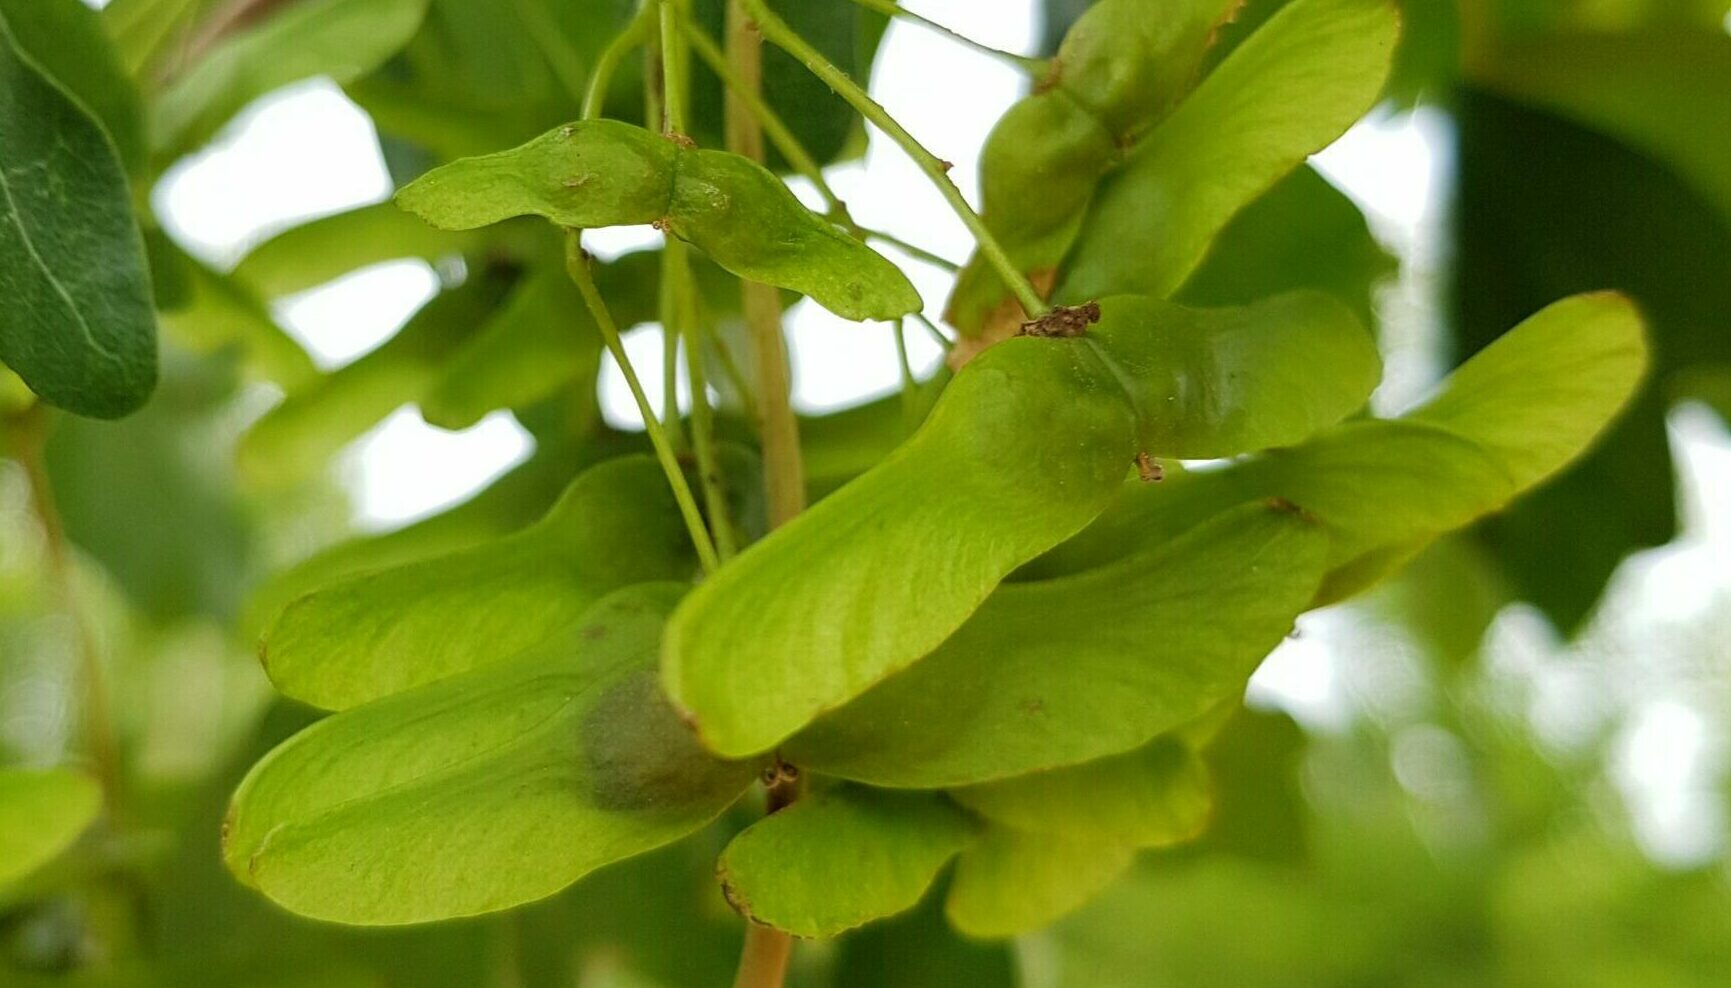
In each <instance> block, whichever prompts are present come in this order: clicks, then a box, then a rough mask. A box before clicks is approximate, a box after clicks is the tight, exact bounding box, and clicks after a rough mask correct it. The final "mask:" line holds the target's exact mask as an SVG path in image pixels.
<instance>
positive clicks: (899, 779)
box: [783, 504, 1327, 788]
mask: <svg viewBox="0 0 1731 988" xmlns="http://www.w3.org/2000/svg"><path fill="white" fill-rule="evenodd" d="M1326 547H1327V539H1326V538H1325V537H1324V535H1323V533H1322V531H1321V530H1320V528H1318V526H1316V525H1314V524H1312V523H1310V522H1309V521H1307V520H1305V519H1303V518H1301V517H1299V516H1298V515H1297V514H1295V513H1294V512H1292V511H1290V510H1287V509H1283V508H1271V507H1269V506H1266V505H1260V504H1254V505H1245V506H1243V507H1240V508H1237V509H1235V510H1231V511H1227V512H1225V513H1223V514H1221V515H1220V516H1219V517H1217V518H1214V519H1212V520H1210V521H1208V522H1207V523H1205V524H1203V525H1200V526H1199V527H1196V528H1195V529H1194V530H1192V531H1189V532H1186V533H1184V534H1182V535H1180V536H1178V537H1176V538H1172V539H1168V540H1165V541H1159V542H1152V543H1145V544H1143V545H1141V546H1139V547H1138V550H1137V551H1134V552H1131V553H1129V554H1127V555H1124V556H1122V557H1121V558H1118V559H1115V560H1113V561H1112V562H1110V563H1108V564H1106V565H1104V566H1101V567H1099V568H1096V569H1091V570H1088V571H1085V572H1081V573H1076V574H1073V575H1070V576H1066V577H1062V578H1058V579H1053V580H1048V581H1042V582H1034V583H1015V584H1008V585H1005V586H1004V587H1002V588H1000V589H999V590H998V592H997V593H995V594H993V595H992V596H991V598H990V599H989V600H987V601H986V603H985V606H983V607H981V608H980V610H979V612H978V613H977V614H975V615H974V617H973V618H972V619H971V620H970V621H968V623H966V624H964V625H963V626H962V627H961V628H960V629H959V630H957V631H956V633H955V634H954V635H952V636H951V637H950V638H949V640H947V641H945V642H944V643H943V645H942V647H940V648H938V649H937V651H935V652H933V653H932V654H931V655H929V656H927V657H926V658H925V659H924V660H922V661H921V662H920V663H919V664H917V665H915V666H914V667H913V668H911V669H909V670H907V671H906V672H903V673H901V674H900V675H898V676H895V677H893V678H891V679H889V680H887V681H885V682H884V683H882V684H881V685H879V686H878V687H876V688H875V689H873V690H872V691H870V692H868V693H866V694H865V695H864V696H862V697H860V698H859V699H858V700H855V701H854V702H853V703H851V704H849V705H848V706H846V707H844V708H842V709H841V710H839V711H837V712H835V713H833V714H831V715H829V716H827V717H825V718H824V719H822V720H820V721H818V722H817V723H816V724H814V725H812V726H811V727H809V728H807V729H806V730H805V731H804V732H802V733H801V734H799V735H798V736H797V737H795V738H794V739H793V740H792V741H790V742H788V743H787V744H786V745H784V746H783V751H784V752H785V753H786V757H787V758H788V759H789V760H791V761H794V762H796V763H797V764H799V765H801V766H804V767H808V768H812V769H815V770H817V771H819V772H823V773H825V774H828V775H838V776H841V777H843V778H849V779H857V780H859V781H862V782H870V783H873V784H876V785H885V786H897V787H913V788H936V787H946V786H962V785H969V784H972V783H978V782H987V781H991V780H995V779H1002V778H1008V777H1012V776H1018V775H1026V774H1027V773H1030V772H1037V771H1041V770H1043V769H1049V768H1056V767H1059V766H1065V765H1074V764H1077V763H1080V762H1086V761H1090V760H1092V759H1096V758H1102V757H1105V756H1108V755H1115V754H1119V753H1122V752H1126V751H1130V750H1132V749H1135V748H1139V747H1141V746H1142V745H1145V744H1147V743H1148V742H1149V741H1151V740H1153V739H1154V738H1155V737H1156V736H1157V735H1160V734H1162V733H1164V732H1166V731H1169V730H1172V729H1174V728H1176V727H1178V726H1179V725H1181V724H1183V723H1185V722H1186V721H1190V720H1193V719H1195V718H1196V717H1198V716H1201V715H1202V714H1203V713H1205V712H1207V711H1208V710H1209V709H1210V708H1211V707H1212V706H1213V705H1214V704H1216V703H1218V702H1219V701H1221V700H1222V699H1224V698H1226V697H1228V696H1230V695H1233V694H1235V693H1237V692H1238V691H1240V690H1242V689H1243V687H1244V684H1245V681H1246V680H1248V679H1249V677H1250V674H1251V672H1252V671H1254V670H1255V668H1256V666H1257V665H1258V664H1259V663H1260V662H1261V661H1262V659H1263V657H1264V656H1265V655H1267V654H1268V652H1269V651H1270V650H1272V649H1273V648H1274V646H1275V645H1277V644H1279V642H1280V640H1281V639H1282V638H1283V637H1285V635H1286V634H1287V632H1288V631H1290V630H1291V629H1292V622H1293V619H1294V618H1296V617H1297V615H1298V613H1299V612H1300V611H1302V610H1303V609H1304V608H1305V606H1306V605H1307V604H1308V603H1309V601H1310V599H1311V596H1312V595H1313V594H1314V593H1315V592H1316V587H1317V583H1318V581H1319V580H1320V578H1321V573H1322V562H1323V553H1324V551H1325V549H1326Z"/></svg>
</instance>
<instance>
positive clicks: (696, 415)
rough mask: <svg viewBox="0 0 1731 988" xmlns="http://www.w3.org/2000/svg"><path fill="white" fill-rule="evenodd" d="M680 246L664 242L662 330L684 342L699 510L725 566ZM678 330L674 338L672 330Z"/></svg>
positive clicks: (703, 388)
mask: <svg viewBox="0 0 1731 988" xmlns="http://www.w3.org/2000/svg"><path fill="white" fill-rule="evenodd" d="M686 249H687V248H686V246H685V243H684V241H681V240H677V239H674V238H672V237H669V238H668V240H667V246H666V247H665V248H664V249H663V250H664V255H665V257H666V261H667V263H666V267H665V270H664V274H663V277H670V278H672V280H673V282H674V289H673V307H672V311H671V312H668V313H665V314H664V315H663V319H664V320H665V319H667V318H668V317H672V319H673V322H672V323H669V324H667V326H666V331H667V332H668V334H669V335H670V336H673V335H677V336H679V337H683V338H684V340H685V374H686V380H687V381H688V382H690V384H691V446H692V449H694V450H695V451H696V453H697V477H698V482H699V485H700V486H701V487H702V488H703V503H704V507H706V508H708V509H709V531H710V534H711V536H712V537H713V538H714V539H715V548H716V555H717V557H718V558H719V559H720V561H721V562H723V563H725V562H727V561H728V560H729V559H732V558H733V553H734V549H735V546H734V542H733V521H732V519H731V518H730V517H729V512H728V509H727V490H726V487H725V486H724V484H723V480H722V475H721V462H720V457H719V456H718V455H717V454H716V451H715V416H714V414H713V412H712V410H711V409H710V407H709V382H708V381H707V380H706V379H705V377H704V373H703V339H702V336H703V334H702V332H701V328H700V325H699V322H698V319H697V311H696V310H697V307H696V304H695V299H694V297H693V293H692V284H691V261H690V258H689V257H687V256H686ZM675 326H677V327H678V328H677V333H676V332H675V329H674V327H675Z"/></svg>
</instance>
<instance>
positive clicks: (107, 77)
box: [0, 0, 145, 172]
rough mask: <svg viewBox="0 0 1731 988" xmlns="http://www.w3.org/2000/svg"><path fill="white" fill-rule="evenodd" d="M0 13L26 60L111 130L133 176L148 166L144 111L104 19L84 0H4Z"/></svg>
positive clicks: (121, 158)
mask: <svg viewBox="0 0 1731 988" xmlns="http://www.w3.org/2000/svg"><path fill="white" fill-rule="evenodd" d="M0 15H4V16H5V18H6V23H7V25H8V26H10V27H11V28H12V35H13V38H14V40H16V41H17V43H18V47H19V49H20V50H22V51H23V52H24V54H25V56H26V57H28V58H29V59H30V60H31V61H32V62H35V63H36V66H37V67H38V68H39V69H41V70H42V73H43V74H44V75H46V76H48V77H49V78H50V79H53V80H54V81H55V82H57V83H59V84H60V86H61V88H63V89H65V90H66V91H67V92H68V93H70V94H71V95H72V98H73V99H76V100H77V101H78V102H79V104H80V105H82V106H83V107H84V109H86V110H88V111H89V112H90V114H91V116H93V117H95V118H96V120H97V122H98V123H100V124H101V125H102V129H103V130H105V131H107V133H108V136H109V138H110V139H112V140H113V141H114V146H115V149H116V150H118V151H119V152H120V160H121V161H123V162H125V164H126V168H127V170H128V171H130V172H137V171H138V170H139V169H140V167H141V166H142V165H143V164H144V154H145V147H144V107H143V104H142V103H141V102H140V101H139V98H138V90H137V89H135V88H134V87H133V84H132V80H131V79H130V78H128V77H127V74H126V70H125V69H124V68H122V67H121V64H120V57H119V54H118V53H117V52H116V51H115V48H114V43H113V42H112V41H110V40H109V37H108V32H107V31H106V30H104V29H103V26H102V17H101V15H100V14H98V13H97V12H96V11H94V10H92V9H91V8H90V6H89V5H88V4H85V3H83V2H82V0H3V2H0Z"/></svg>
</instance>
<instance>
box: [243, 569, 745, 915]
mask: <svg viewBox="0 0 1731 988" xmlns="http://www.w3.org/2000/svg"><path fill="white" fill-rule="evenodd" d="M682 592H683V588H681V587H679V586H676V585H655V586H646V587H640V588H634V589H629V590H625V591H622V592H620V593H618V594H614V595H612V596H610V597H608V598H606V599H605V600H603V601H601V602H600V603H598V604H597V605H596V607H595V609H594V610H593V611H591V612H590V613H589V614H588V615H587V616H586V617H585V618H584V619H583V621H582V623H581V625H580V626H579V627H576V628H573V629H571V631H570V632H569V633H568V634H567V635H566V636H563V637H562V638H561V639H559V640H557V641H554V642H550V643H548V644H547V645H546V646H545V647H543V648H540V649H537V650H535V651H534V652H532V653H529V654H526V655H524V656H522V657H520V658H518V659H517V660H515V661H513V662H511V663H509V664H506V665H502V666H496V667H494V668H490V669H486V670H480V671H477V672H476V673H474V674H472V675H469V676H464V677H460V678H456V679H451V680H448V681H446V682H442V683H436V684H433V685H430V686H426V687H423V688H421V689H419V690H414V691H411V692H408V693H403V694H401V695H398V696H395V697H391V698H388V699H385V700H383V701H380V702H378V703H375V704H371V705H368V706H366V707H363V708H360V709H357V710H353V711H350V712H347V713H344V714H341V715H338V716H335V717H332V718H329V719H327V720H324V721H321V722H320V723H318V724H317V725H315V726H313V727H311V728H309V729H307V730H306V731H304V732H302V733H301V734H299V735H297V736H296V737H295V738H293V739H291V740H290V741H289V742H288V743H286V744H285V745H283V746H282V747H280V748H278V749H277V750H276V751H274V752H272V753H271V754H270V755H269V756H267V757H266V758H265V759H264V760H263V761H262V762H260V763H259V764H258V766H256V767H255V768H254V769H253V771H252V773H251V774H250V775H249V776H248V777H247V779H246V781H244V782H242V783H241V787H240V789H239V790H238V791H237V792H236V794H235V801H234V806H233V810H232V812H231V816H230V822H229V824H228V826H227V827H226V830H225V838H224V857H225V859H226V860H227V862H228V864H229V868H230V869H231V870H232V871H233V872H234V873H235V874H236V875H237V876H239V877H241V878H242V879H243V880H244V881H247V882H249V883H251V884H253V885H255V886H256V887H257V888H258V889H259V890H260V891H262V892H264V893H265V894H266V895H267V896H269V897H270V898H272V899H273V900H275V901H276V902H278V903H280V904H281V905H283V906H285V907H287V908H289V909H291V910H293V911H295V912H298V913H302V914H304V915H309V916H314V917H317V918H322V919H330V920H339V921H342V922H347V923H353V924H363V925H394V924H400V923H414V922H426V921H429V920H436V919H446V918H450V917H455V916H466V915H473V914H477V913H484V912H491V911H494V910H498V909H504V908H509V907H511V906H514V905H518V904H521V903H524V902H529V901H532V900H535V899H539V898H541V897H543V896H546V895H549V894H551V893H553V892H555V891H558V890H559V889H561V888H564V887H565V886H567V885H569V884H571V883H572V882H574V881H576V880H577V879H578V878H581V877H582V876H583V875H585V874H587V873H589V872H591V871H593V870H595V869H596V868H599V867H601V866H603V865H606V864H609V863H611V862H614V861H618V860H621V859H623V858H627V857H630V856H632V855H635V854H641V853H643V852H644V851H648V850H651V849H653V848H655V847H659V846H661V845H663V844H666V843H669V842H671V841H673V840H677V839H678V838H680V837H683V836H685V835H686V834H688V833H691V832H692V831H694V830H697V829H699V828H700V827H702V826H703V825H704V824H705V823H707V822H709V821H710V820H711V819H713V818H714V817H715V816H717V815H718V814H719V813H720V812H721V811H722V810H724V809H725V808H726V807H727V806H728V804H730V803H732V802H733V801H734V800H735V799H736V798H738V796H739V795H740V793H742V792H743V791H744V790H745V788H746V786H747V785H749V784H750V782H751V780H752V778H753V777H754V775H755V773H756V767H755V766H754V765H752V764H749V763H731V764H729V763H723V762H717V761H714V760H712V759H711V758H710V757H709V756H707V755H706V754H705V753H704V752H703V751H702V750H701V749H700V748H699V747H698V745H697V742H696V739H695V738H693V737H692V736H691V734H690V732H689V731H688V730H687V729H686V728H685V727H684V726H683V725H681V724H680V723H679V719H678V717H677V716H675V714H674V712H673V710H672V709H671V708H670V707H668V705H667V703H666V701H665V700H664V699H662V697H661V695H660V693H659V691H658V690H657V689H656V687H655V675H654V664H655V654H656V645H657V642H658V640H659V637H660V632H661V624H662V621H663V620H664V617H665V614H666V612H667V610H668V609H670V608H671V606H672V604H673V602H674V600H676V599H677V597H678V595H679V594H680V593H682Z"/></svg>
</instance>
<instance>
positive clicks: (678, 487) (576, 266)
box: [565, 230, 721, 573]
mask: <svg viewBox="0 0 1731 988" xmlns="http://www.w3.org/2000/svg"><path fill="white" fill-rule="evenodd" d="M565 270H566V271H568V272H569V273H570V275H571V280H572V282H574V283H575V284H576V285H577V291H578V292H579V293H580V294H581V295H582V296H583V304H584V305H586V306H588V308H589V315H590V316H591V317H593V318H594V320H595V325H596V326H597V327H599V328H600V330H601V342H602V343H603V344H605V345H606V347H607V352H608V353H611V354H612V355H613V359H614V361H616V362H617V363H618V364H619V370H620V372H621V373H623V374H624V375H625V385H626V387H628V388H630V389H631V397H632V399H633V400H635V401H636V402H637V411H638V413H639V414H641V415H642V416H643V429H644V431H645V432H647V433H648V435H649V444H650V445H651V446H653V447H654V448H655V458H656V459H658V460H660V461H661V470H662V472H663V473H665V474H667V486H668V487H670V488H672V490H673V499H674V500H675V501H677V502H678V503H679V513H680V515H681V516H682V517H683V518H684V519H685V527H686V529H687V530H688V531H689V532H690V533H691V543H692V545H694V546H696V547H697V559H698V561H699V562H701V563H702V564H703V571H704V572H705V573H713V572H715V571H716V570H717V569H718V568H720V566H721V560H720V558H719V557H718V556H717V554H716V551H715V544H714V543H713V542H711V541H710V539H709V532H708V530H707V529H705V528H704V527H703V513H702V512H701V511H698V510H697V499H696V498H694V497H693V496H692V494H691V485H690V484H689V483H687V482H686V480H685V473H684V472H683V471H682V470H680V469H679V458H678V457H677V456H675V455H674V453H673V446H672V445H671V444H669V443H668V441H667V433H665V432H663V431H662V429H661V422H660V421H659V420H658V419H656V417H655V408H654V407H653V406H652V405H650V404H649V396H648V395H647V394H644V392H643V382H642V381H640V380H638V379H637V371H636V369H635V368H633V367H632V366H631V358H630V357H629V356H627V355H626V353H625V343H624V342H623V341H622V340H620V338H619V326H618V324H617V323H615V322H614V321H613V314H612V313H610V312H608V311H607V303H606V302H605V301H603V300H602V298H601V292H600V291H599V290H597V289H596V287H595V279H594V278H593V277H592V276H591V275H590V274H589V258H588V255H586V254H584V253H583V241H582V237H581V235H580V234H579V233H578V231H576V230H567V231H565Z"/></svg>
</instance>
